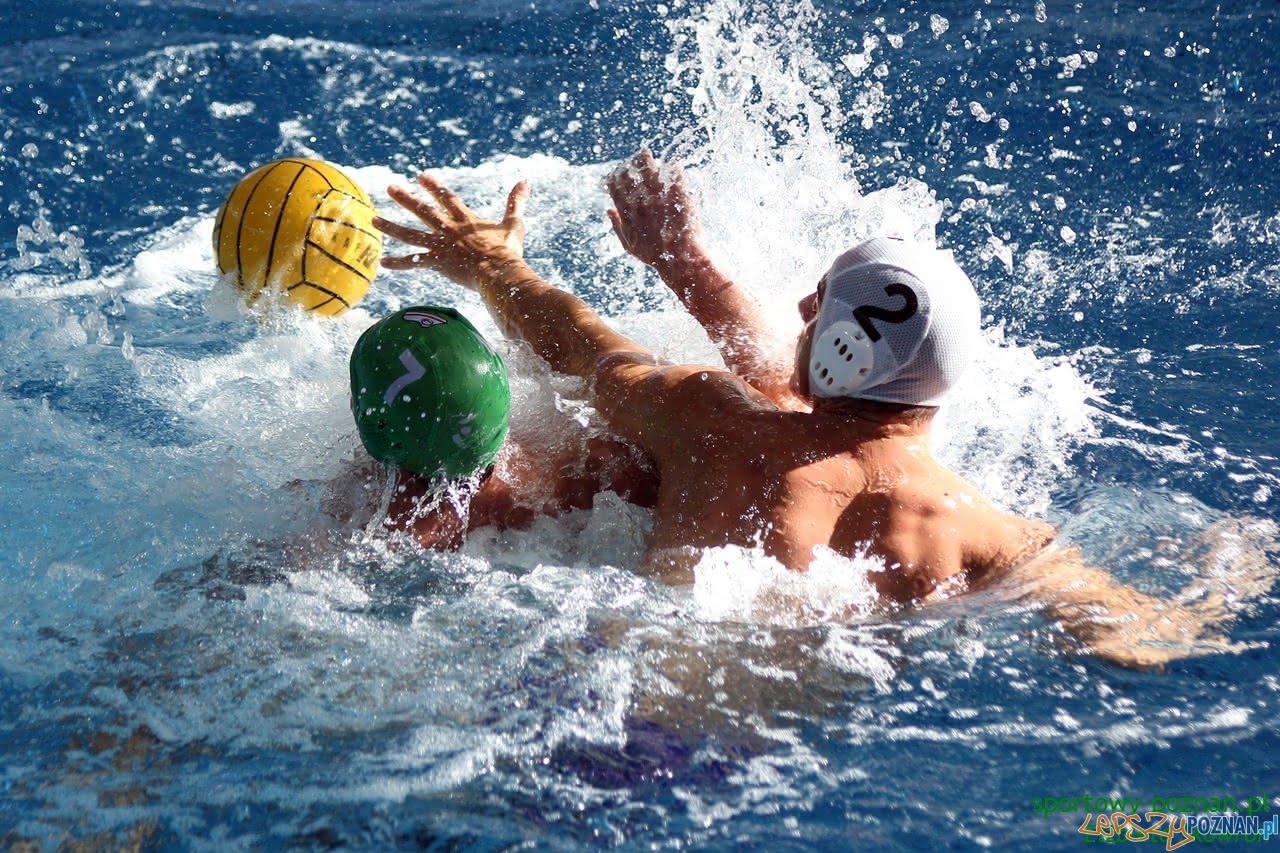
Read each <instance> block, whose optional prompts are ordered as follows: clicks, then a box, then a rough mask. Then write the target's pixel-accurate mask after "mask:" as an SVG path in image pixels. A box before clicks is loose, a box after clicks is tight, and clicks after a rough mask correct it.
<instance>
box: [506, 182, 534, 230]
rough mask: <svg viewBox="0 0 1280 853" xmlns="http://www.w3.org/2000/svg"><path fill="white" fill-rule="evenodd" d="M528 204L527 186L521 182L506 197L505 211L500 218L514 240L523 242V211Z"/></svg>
mask: <svg viewBox="0 0 1280 853" xmlns="http://www.w3.org/2000/svg"><path fill="white" fill-rule="evenodd" d="M528 203H529V184H528V183H526V182H525V181H521V182H520V183H518V184H516V185H515V186H514V187H512V188H511V194H510V195H508V196H507V211H506V213H504V214H503V216H502V224H503V225H504V226H505V227H506V228H507V230H508V231H509V232H511V233H512V234H514V235H515V236H516V238H517V239H518V240H519V241H520V242H521V243H523V242H524V209H525V205H527V204H528Z"/></svg>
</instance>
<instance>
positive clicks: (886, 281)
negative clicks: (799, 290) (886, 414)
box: [809, 237, 981, 406]
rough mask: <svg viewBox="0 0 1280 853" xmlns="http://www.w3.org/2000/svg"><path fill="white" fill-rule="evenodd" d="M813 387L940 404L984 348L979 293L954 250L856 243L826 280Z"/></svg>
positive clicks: (825, 393)
mask: <svg viewBox="0 0 1280 853" xmlns="http://www.w3.org/2000/svg"><path fill="white" fill-rule="evenodd" d="M826 281H827V288H826V293H825V295H824V296H823V298H822V307H821V309H820V310H819V312H818V320H817V323H816V324H815V325H814V330H813V345H812V349H811V350H810V353H809V389H810V391H811V392H812V393H813V395H814V396H816V397H856V398H858V399H862V400H879V401H881V402H885V403H903V404H906V405H912V406H936V405H938V404H939V402H940V401H941V399H942V396H943V395H944V394H946V392H947V391H948V390H950V389H951V386H953V385H955V383H956V382H957V380H959V378H960V375H961V374H962V373H963V372H964V369H965V366H966V365H967V364H968V362H969V357H970V355H971V354H972V353H973V351H974V349H975V348H976V347H977V346H978V343H979V337H980V327H979V326H980V322H981V318H980V314H979V308H978V294H977V293H975V292H974V289H973V284H972V283H971V282H970V281H969V277H968V276H966V275H965V274H964V270H962V269H960V266H959V265H958V264H957V263H956V261H955V258H954V257H953V256H952V254H951V252H950V251H941V250H939V249H929V248H926V247H925V246H922V245H920V244H919V243H915V242H912V241H909V240H903V239H899V238H896V237H877V238H875V239H872V240H867V241H866V242H864V243H859V244H858V245H856V246H854V247H853V248H852V249H850V250H849V251H847V252H845V253H844V254H843V255H841V256H840V257H838V258H836V260H835V263H833V264H832V265H831V269H829V270H828V271H827V275H826Z"/></svg>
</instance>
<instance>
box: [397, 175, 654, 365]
mask: <svg viewBox="0 0 1280 853" xmlns="http://www.w3.org/2000/svg"><path fill="white" fill-rule="evenodd" d="M418 183H419V184H421V185H422V187H423V189H425V190H426V191H427V192H429V193H430V194H431V196H432V197H433V198H434V199H435V202H436V203H435V204H432V203H431V202H430V201H427V200H426V199H423V198H419V197H418V196H415V195H413V194H412V193H410V192H409V191H408V190H405V189H403V188H401V187H396V186H392V187H389V188H388V189H387V192H388V194H389V195H390V196H391V198H392V199H393V200H395V201H396V202H397V203H398V204H400V205H401V206H403V207H404V208H405V209H406V210H408V211H409V212H411V213H412V214H413V215H414V216H416V217H418V219H420V220H421V221H422V222H423V224H425V225H426V226H427V230H421V229H417V228H408V227H405V226H403V225H398V224H396V223H394V222H390V221H388V220H386V219H383V218H381V217H377V218H375V219H374V220H373V224H374V226H375V227H376V228H378V229H380V230H382V231H383V232H385V233H386V234H388V235H390V236H392V237H394V238H396V239H397V240H400V241H402V242H404V243H408V244H409V245H411V246H418V247H419V248H420V251H417V252H414V253H412V254H409V255H403V256H399V257H385V258H383V260H382V264H383V266H385V267H387V268H389V269H412V268H416V267H422V268H426V269H431V270H435V271H436V272H439V273H441V274H443V275H445V276H446V277H448V278H449V279H451V280H453V281H454V282H456V283H458V284H460V285H462V286H463V287H466V288H468V289H470V290H474V291H476V292H478V293H479V294H480V295H481V296H482V297H483V298H484V301H485V303H486V304H487V305H488V306H489V310H490V311H491V312H492V313H493V315H494V318H495V319H496V320H497V322H498V324H499V325H500V326H501V327H502V329H503V331H504V332H506V333H507V334H508V335H511V336H514V337H519V338H523V339H524V340H526V341H528V342H529V344H530V345H531V346H532V347H533V350H534V352H536V353H537V354H538V355H539V356H541V357H542V359H543V360H544V361H546V362H547V364H549V365H550V366H551V368H552V369H553V370H556V371H558V372H560V373H569V374H573V375H576V376H582V377H586V378H590V377H591V376H592V375H593V374H594V372H595V371H596V369H597V362H598V360H599V359H600V358H601V357H603V356H605V355H609V354H611V353H618V352H627V353H635V354H637V355H638V356H640V357H641V358H646V359H649V360H652V353H650V352H649V351H648V350H647V349H645V348H644V347H642V346H640V345H639V344H638V343H635V342H634V341H632V340H630V339H629V338H626V337H624V336H623V335H621V334H619V333H618V332H616V331H614V330H613V329H612V328H610V327H609V326H608V325H607V324H606V323H605V322H604V321H603V320H602V319H600V317H599V316H598V315H597V314H596V313H595V311H593V310H592V309H591V307H590V306H588V305H587V304H586V303H585V302H583V301H582V300H581V299H579V298H578V297H576V296H574V295H573V294H571V293H567V292H565V291H563V290H560V289H559V288H556V287H552V286H551V285H550V284H547V283H546V282H545V281H543V280H542V278H541V277H540V276H539V275H538V274H537V273H535V272H534V271H533V269H532V268H530V267H529V265H528V264H526V263H525V262H524V257H523V254H524V207H525V203H526V202H527V201H528V198H529V187H528V185H527V184H525V183H524V182H523V181H522V182H520V183H519V184H516V186H515V187H514V188H513V189H512V190H511V194H510V195H509V196H508V198H507V208H506V213H505V214H504V216H503V218H502V220H501V221H499V222H490V221H488V220H485V219H482V218H481V217H479V216H477V215H476V214H475V213H473V212H472V211H471V210H470V209H469V208H468V207H467V206H466V205H465V204H463V202H462V200H461V199H459V198H458V196H457V195H456V194H455V193H454V192H453V191H452V190H450V189H448V188H447V187H445V186H444V185H443V184H441V183H440V182H438V181H437V180H435V178H432V177H431V176H430V175H426V174H423V175H419V176H418Z"/></svg>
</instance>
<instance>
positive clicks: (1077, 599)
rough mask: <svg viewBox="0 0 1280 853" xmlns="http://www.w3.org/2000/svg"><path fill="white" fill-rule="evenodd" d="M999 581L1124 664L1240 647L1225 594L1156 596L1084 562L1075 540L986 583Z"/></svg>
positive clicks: (1098, 651)
mask: <svg viewBox="0 0 1280 853" xmlns="http://www.w3.org/2000/svg"><path fill="white" fill-rule="evenodd" d="M992 585H994V586H997V587H999V588H1000V590H1001V591H1003V592H1012V593H1014V594H1015V595H1016V596H1017V597H1019V598H1025V599H1027V600H1031V601H1035V602H1037V603H1039V604H1043V605H1044V606H1045V607H1046V608H1047V610H1048V612H1049V614H1050V615H1052V616H1053V618H1055V619H1057V620H1059V622H1060V623H1061V625H1062V627H1063V628H1064V629H1066V631H1067V632H1068V633H1069V634H1071V635H1072V636H1073V637H1075V638H1076V639H1077V640H1079V641H1080V642H1081V644H1082V645H1083V646H1084V647H1085V648H1086V649H1088V650H1089V651H1091V652H1093V653H1094V654H1096V655H1098V656H1099V657H1101V658H1103V659H1105V660H1108V661H1110V662H1112V663H1115V664H1118V665H1120V666H1127V667H1134V668H1150V667H1158V666H1161V665H1163V664H1165V663H1168V662H1169V661H1172V660H1177V659H1178V658H1184V657H1191V656H1194V655H1203V654H1211V653H1214V652H1221V651H1226V650H1231V649H1232V648H1233V647H1232V645H1231V643H1230V642H1229V641H1228V640H1227V639H1226V638H1225V637H1224V636H1222V634H1221V633H1220V626H1221V625H1222V623H1223V622H1224V621H1226V620H1227V619H1228V618H1229V616H1230V612H1229V610H1228V609H1227V608H1226V606H1225V600H1224V598H1223V596H1222V595H1221V594H1217V593H1214V594H1207V595H1204V596H1201V597H1199V598H1197V599H1194V600H1191V601H1172V600H1168V599H1164V598H1157V597H1155V596H1152V595H1148V594H1147V593H1144V592H1141V591H1139V590H1137V589H1134V588H1133V587H1131V586H1128V585H1127V584H1124V583H1121V582H1120V581H1118V580H1117V579H1116V578H1114V577H1112V575H1111V574H1110V573H1108V572H1106V571H1104V570H1102V569H1099V568H1095V567H1093V566H1088V565H1085V563H1084V560H1083V558H1082V556H1081V553H1080V549H1079V548H1077V547H1075V546H1070V547H1050V548H1047V549H1045V550H1044V551H1042V552H1041V553H1040V554H1038V555H1037V556H1035V557H1034V558H1032V559H1031V560H1028V561H1026V562H1024V563H1022V564H1020V565H1018V566H1016V567H1013V568H1011V569H1008V570H1006V571H1003V572H1000V573H999V574H998V575H996V574H992V575H989V576H988V577H986V578H984V579H983V583H982V584H981V586H983V587H987V586H992Z"/></svg>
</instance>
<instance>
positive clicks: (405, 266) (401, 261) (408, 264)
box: [382, 252, 431, 270]
mask: <svg viewBox="0 0 1280 853" xmlns="http://www.w3.org/2000/svg"><path fill="white" fill-rule="evenodd" d="M429 258H430V252H417V253H415V254H412V255H400V256H398V257H391V256H388V255H384V256H383V258H382V266H384V267H386V268H387V269H389V270H411V269H416V268H418V267H426V266H430V265H431V263H430V260H429Z"/></svg>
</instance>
